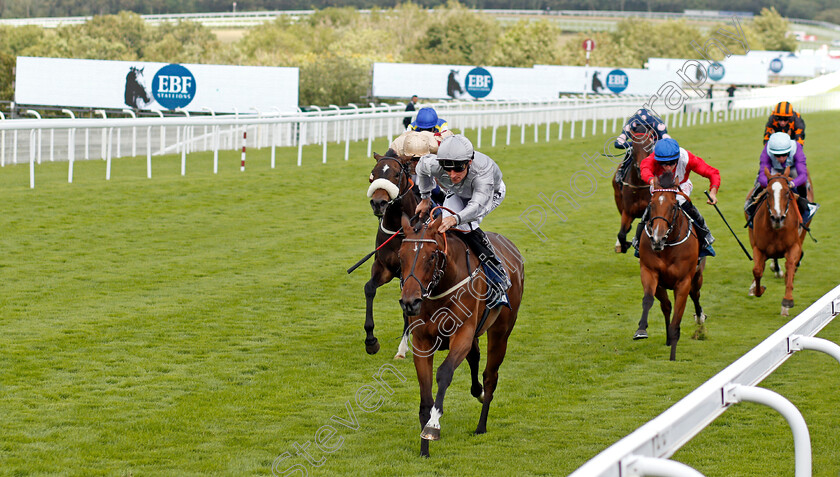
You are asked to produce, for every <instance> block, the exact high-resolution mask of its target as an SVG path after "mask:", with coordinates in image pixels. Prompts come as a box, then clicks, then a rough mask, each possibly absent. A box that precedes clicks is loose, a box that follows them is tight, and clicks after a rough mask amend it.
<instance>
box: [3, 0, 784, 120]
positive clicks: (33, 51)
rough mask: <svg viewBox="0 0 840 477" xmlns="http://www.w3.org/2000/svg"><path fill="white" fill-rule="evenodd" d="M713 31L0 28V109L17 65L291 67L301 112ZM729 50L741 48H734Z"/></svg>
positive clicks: (410, 24)
mask: <svg viewBox="0 0 840 477" xmlns="http://www.w3.org/2000/svg"><path fill="white" fill-rule="evenodd" d="M68 2H69V0H68ZM126 2H129V0H122V2H120V1H117V0H113V1H111V2H109V3H126ZM35 3H37V2H35ZM170 3H174V2H170ZM196 3H198V2H196ZM726 27H727V28H729V29H731V28H732V25H731V24H730V25H727V26H726ZM742 27H743V30H744V33H745V35H746V38H747V42H748V44H749V46H750V49H753V50H762V49H766V50H786V51H793V50H794V49H795V48H796V41H795V40H794V39H793V38H791V37H789V36H786V32H787V29H788V24H787V21H786V20H785V19H784V18H783V17H782V16H781V15H780V14H779V13H778V12H777V11H776V10H774V9H769V10H767V9H764V10H762V11H761V13H760V15H758V16H756V17H755V18H754V19H753V20H751V21H746V22H743V23H742ZM717 28H718V26H712V27H711V28H708V29H704V30H701V29H700V28H699V27H697V26H695V25H692V24H689V23H687V22H685V21H683V20H674V21H662V22H648V21H645V20H640V19H628V20H624V21H621V22H619V23H618V25H617V28H616V29H615V31H609V32H608V31H603V32H591V33H574V34H573V33H564V32H563V31H562V30H561V29H560V28H559V27H558V26H557V25H556V24H555V23H553V22H551V21H550V20H549V19H545V18H540V19H538V20H521V21H518V22H515V23H508V24H505V23H502V22H500V21H498V20H497V19H496V18H494V17H493V16H490V15H486V14H482V13H478V12H476V11H474V10H471V9H469V8H467V6H466V5H463V4H460V3H457V2H454V1H450V2H449V3H447V4H446V5H444V6H442V7H438V8H437V9H436V10H435V11H434V12H433V13H432V12H430V11H429V10H428V9H424V8H422V7H421V6H420V5H418V4H414V3H407V4H401V5H398V6H396V7H393V8H387V9H374V10H373V11H372V12H371V13H370V14H360V13H359V12H358V11H356V9H354V8H350V7H344V8H335V7H330V8H325V9H323V10H318V11H316V12H315V13H314V14H313V15H310V16H307V17H304V18H302V19H301V20H299V21H293V20H291V19H289V18H285V17H281V18H278V19H277V20H275V21H273V22H267V23H264V24H262V25H260V26H257V27H253V28H250V29H248V30H247V31H246V33H245V34H244V36H243V37H242V38H241V39H239V40H238V41H235V42H232V43H223V42H220V41H219V39H218V38H217V37H216V35H215V34H214V33H213V32H211V31H210V30H209V29H208V28H206V27H204V26H203V25H201V24H199V23H193V22H178V23H163V24H161V25H160V26H151V25H149V24H147V23H146V22H145V21H144V20H143V19H142V18H141V17H140V16H139V15H138V14H137V13H133V12H128V11H122V12H119V13H118V14H115V15H97V16H94V17H93V18H92V19H91V20H89V21H87V22H86V23H83V24H78V25H66V26H62V27H59V28H54V29H44V28H40V27H37V26H21V27H9V26H2V27H0V100H7V101H8V100H12V99H13V98H14V85H13V80H14V75H13V72H14V65H15V57H17V56H41V57H55V58H81V59H100V60H122V61H151V62H164V63H203V64H223V65H253V66H295V67H299V68H300V103H301V105H304V106H307V105H312V104H315V105H327V104H347V103H351V102H352V103H359V102H362V103H365V102H367V101H366V100H367V99H369V94H370V83H371V73H372V65H373V63H374V62H400V63H426V64H459V65H482V66H511V67H532V66H533V65H535V64H546V65H583V64H584V62H585V57H584V53H583V51H582V49H581V48H580V44H581V41H582V40H583V39H584V38H585V37H590V38H593V39H595V41H596V43H597V44H598V48H597V49H596V50H595V51H594V52H593V53H592V56H591V59H590V64H591V65H592V66H615V67H625V68H642V67H644V64H645V62H646V61H647V59H648V58H650V57H670V58H698V53H697V51H695V50H694V49H693V48H692V47H691V43H692V42H695V43H696V44H703V43H704V42H705V41H706V40H707V39H708V38H709V35H710V34H711V32H713V31H715V30H716V29H717ZM662 38H667V39H668V41H660V40H659V39H662ZM727 46H728V47H730V48H731V50H732V51H734V52H740V51H742V50H741V48H740V46H739V45H737V44H735V43H734V42H733V44H731V45H727Z"/></svg>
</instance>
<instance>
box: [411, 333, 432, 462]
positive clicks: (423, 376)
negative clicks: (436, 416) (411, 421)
mask: <svg viewBox="0 0 840 477" xmlns="http://www.w3.org/2000/svg"><path fill="white" fill-rule="evenodd" d="M413 345H414V346H419V348H416V349H421V350H432V349H433V346H434V344H433V343H432V342H431V340H428V339H418V338H415V339H414V340H413ZM413 355H414V369H415V370H416V371H417V381H418V382H419V384H420V414H419V416H420V429H423V426H425V425H426V423H427V422H429V418H430V416H431V413H430V411H431V409H432V405H433V404H434V399H433V396H432V371H433V370H432V367H433V364H434V359H435V358H434V353H433V352H430V353H428V354H426V353H413ZM421 436H422V434H421ZM420 456H421V457H429V441H428V440H426V439H425V438H421V439H420Z"/></svg>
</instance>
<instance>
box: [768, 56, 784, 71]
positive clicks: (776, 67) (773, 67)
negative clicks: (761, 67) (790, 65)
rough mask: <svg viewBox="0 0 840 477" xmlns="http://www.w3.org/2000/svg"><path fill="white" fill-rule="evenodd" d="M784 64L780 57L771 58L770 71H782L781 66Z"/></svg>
mask: <svg viewBox="0 0 840 477" xmlns="http://www.w3.org/2000/svg"><path fill="white" fill-rule="evenodd" d="M784 66H785V65H784V63H782V60H781V58H773V60H772V61H770V71H772V72H773V73H778V72H780V71H782V68H783V67H784Z"/></svg>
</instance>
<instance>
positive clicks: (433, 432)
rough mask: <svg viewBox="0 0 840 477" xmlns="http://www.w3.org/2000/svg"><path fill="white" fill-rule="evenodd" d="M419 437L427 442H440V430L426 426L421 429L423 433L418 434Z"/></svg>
mask: <svg viewBox="0 0 840 477" xmlns="http://www.w3.org/2000/svg"><path fill="white" fill-rule="evenodd" d="M420 437H421V438H423V439H425V440H427V441H437V440H440V429H435V428H434V427H429V426H426V427H424V428H423V432H421V433H420Z"/></svg>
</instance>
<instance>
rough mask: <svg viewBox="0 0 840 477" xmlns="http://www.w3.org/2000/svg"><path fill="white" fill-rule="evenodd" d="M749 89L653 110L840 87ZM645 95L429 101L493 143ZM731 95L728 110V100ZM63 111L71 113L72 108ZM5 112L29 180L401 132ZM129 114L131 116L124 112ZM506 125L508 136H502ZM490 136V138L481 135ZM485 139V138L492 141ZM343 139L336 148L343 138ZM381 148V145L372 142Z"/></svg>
mask: <svg viewBox="0 0 840 477" xmlns="http://www.w3.org/2000/svg"><path fill="white" fill-rule="evenodd" d="M759 92H760V93H762V94H763V95H758V94H756V93H752V92H749V94H744V95H737V96H736V97H735V98H732V99H731V101H730V98H728V97H724V98H714V99H712V100H710V99H707V98H702V99H689V100H686V101H685V103H684V104H680V107H679V108H678V109H677V110H674V111H671V110H668V109H666V108H665V107H664V106H662V102H661V101H657V102H656V103H654V108H655V109H656V110H657V111H658V112H660V113H664V114H663V119H664V120H665V122H666V123H667V125H668V127H669V131H674V130H678V129H679V128H682V127H691V126H693V125H696V124H705V123H707V122H717V121H730V120H742V119H749V118H756V117H762V118H764V117H767V115H768V114H769V112H770V107H771V106H772V105H773V104H775V103H776V102H778V101H781V100H787V101H791V102H792V103H793V104H794V106H795V108H796V109H797V111H800V112H802V113H808V112H812V111H822V110H836V109H840V93H836V92H835V93H824V94H821V95H816V96H803V95H801V94H796V95H795V94H791V93H790V92H789V93H788V94H786V95H785V96H784V97H782V96H780V95H779V94H777V95H773V94H772V93H773V90H772V89H770V90H759ZM649 99H650V98H646V97H624V96H610V97H597V96H595V97H593V96H590V97H589V99H582V98H560V99H556V100H547V101H543V102H530V103H523V102H506V101H470V102H449V103H439V104H433V105H431V106H434V107H435V109H436V110H437V111H438V114H439V116H440V117H443V118H446V119H447V120H448V121H449V124H450V127H451V128H452V129H454V130H456V131H459V132H466V131H467V130H470V132H469V134H470V135H471V136H473V137H474V141H475V145H476V147H478V148H480V147H482V146H484V145H487V144H488V143H489V145H490V146H495V145H496V144H497V142H499V141H501V140H504V142H505V144H506V145H510V144H511V141H512V137H511V135H512V131H513V130H515V129H518V130H519V142H520V143H522V144H524V143H525V141H526V136H530V135H528V134H526V130H528V129H529V128H530V130H531V132H533V141H534V142H539V141H545V142H548V141H553V140H558V141H562V140H564V139H565V138H570V139H574V138H576V137H586V136H587V135H588V134H591V135H595V134H605V135H606V134H610V135H617V134H618V133H619V132H620V128H621V127H622V125H623V124H624V121H625V120H626V118H627V117H628V116H629V115H630V114H632V113H633V112H634V111H635V110H636V109H638V108H640V107H642V106H644V105H645V104H646V103H647V102H648V101H649ZM730 103H731V108H730V107H729V106H730ZM66 112H67V113H68V114H70V115H72V113H70V112H69V111H66ZM99 113H100V114H101V115H102V118H101V119H100V118H96V119H76V118H67V119H40V117H38V113H37V112H35V111H29V112H28V114H30V115H32V116H33V117H34V118H33V119H14V120H10V119H5V118H3V117H2V113H0V166H3V167H5V166H6V165H7V164H17V163H19V162H28V163H29V165H30V187H34V186H35V164H40V163H41V162H42V161H44V160H47V159H48V160H50V161H68V162H69V166H68V181H69V182H72V181H73V163H74V161H76V160H79V159H104V160H106V161H108V167H107V168H106V179H110V171H111V168H110V164H111V161H112V160H113V159H116V158H119V157H123V156H129V157H134V156H143V155H145V156H146V158H147V175H148V177H151V175H152V167H151V164H152V156H153V155H160V154H178V153H179V154H181V173H182V174H186V157H187V154H189V153H191V152H197V151H211V150H212V151H213V152H214V163H215V165H214V170H218V152H219V150H238V149H239V148H240V146H241V145H242V142H241V138H242V136H243V133H246V132H248V134H247V136H248V138H249V139H248V143H247V144H248V148H249V149H254V148H267V147H270V148H271V167H272V168H273V167H274V166H275V157H276V148H277V147H297V164H298V165H301V164H302V161H303V146H306V145H319V146H321V154H320V156H321V162H324V163H325V162H326V161H327V148H328V146H329V145H330V144H335V145H340V144H341V143H343V147H344V159H345V160H348V159H349V155H350V142H353V141H367V156H368V157H370V156H371V153H372V152H373V142H374V139H379V138H387V140H388V143H386V144H385V145H384V146H382V150H381V151H379V152H383V153H384V152H385V149H387V144H389V143H390V141H391V140H392V139H393V137H395V136H397V135H399V134H400V133H401V132H402V131H403V126H402V119H403V118H404V117H405V116H406V114H407V113H406V112H405V111H404V106H403V105H401V104H397V105H387V104H382V105H379V106H377V105H375V104H372V103H371V105H370V107H366V108H359V107H357V106H355V105H352V107H350V108H344V109H342V108H339V107H338V106H331V107H329V108H327V109H322V110H316V111H312V112H307V113H297V114H293V115H281V114H280V113H277V112H273V113H257V114H248V115H244V114H239V115H225V116H221V115H216V116H200V117H198V116H193V117H190V116H189V115H186V113H185V116H184V117H162V116H161V117H157V118H136V117H121V118H107V117H106V116H105V113H104V112H102V111H100V112H99ZM127 114H131V115H133V113H131V112H130V111H128V112H127ZM501 133H504V139H501V138H500V137H499V134H501ZM487 135H489V136H490V137H489V138H486V136H487ZM488 139H489V140H488ZM339 147H340V146H339ZM378 147H379V146H378Z"/></svg>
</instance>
